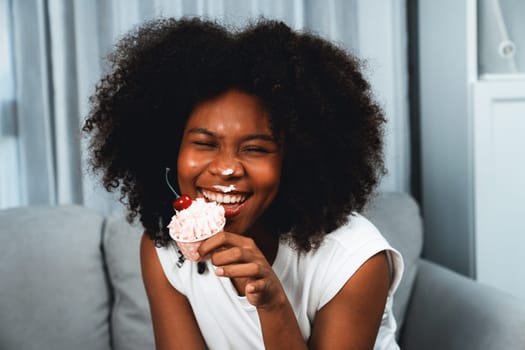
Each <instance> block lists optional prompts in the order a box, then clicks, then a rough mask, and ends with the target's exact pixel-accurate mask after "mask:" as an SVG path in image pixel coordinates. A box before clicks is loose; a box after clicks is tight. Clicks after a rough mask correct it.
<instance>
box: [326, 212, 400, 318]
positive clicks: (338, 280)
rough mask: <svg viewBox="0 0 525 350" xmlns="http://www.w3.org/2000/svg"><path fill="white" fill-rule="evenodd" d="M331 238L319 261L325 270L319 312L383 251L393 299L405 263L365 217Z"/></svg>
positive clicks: (352, 221)
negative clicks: (388, 267) (388, 270)
mask: <svg viewBox="0 0 525 350" xmlns="http://www.w3.org/2000/svg"><path fill="white" fill-rule="evenodd" d="M330 235H331V236H330ZM330 235H329V236H327V240H328V242H327V244H326V246H325V247H324V248H325V249H323V251H322V252H321V254H320V255H319V256H318V257H317V258H318V259H319V260H320V261H319V264H320V265H321V266H323V267H322V268H321V269H320V271H318V276H320V278H317V281H318V282H319V284H318V288H317V289H318V290H319V291H320V292H319V295H318V297H319V298H318V302H319V304H318V305H317V309H318V310H319V309H320V308H322V307H323V306H324V305H326V304H327V303H328V302H329V301H330V300H332V298H333V297H334V296H335V295H336V294H337V293H338V292H339V291H340V290H341V288H342V287H343V286H344V285H345V283H346V282H347V281H348V280H349V279H350V278H351V277H352V276H353V275H354V273H355V272H356V271H357V270H358V269H359V268H360V267H361V266H362V265H363V264H364V263H365V262H366V261H367V260H368V259H370V258H371V257H372V256H374V255H375V254H377V253H379V252H382V251H386V253H387V257H388V261H389V266H390V273H391V283H390V289H389V295H390V296H391V295H393V293H394V292H395V290H396V289H397V287H398V285H399V282H400V280H401V276H402V273H403V259H402V257H401V254H400V253H399V252H398V251H397V250H395V249H394V248H392V247H391V246H390V244H389V243H388V242H387V241H386V239H385V238H384V237H383V236H382V235H381V234H380V233H379V231H378V230H377V228H376V227H375V226H374V225H373V224H372V223H370V222H369V221H368V220H367V219H365V218H364V217H362V216H352V218H351V222H350V224H349V225H347V226H345V227H343V228H341V229H339V230H337V231H335V232H334V233H331V234H330Z"/></svg>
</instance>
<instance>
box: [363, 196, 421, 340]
mask: <svg viewBox="0 0 525 350" xmlns="http://www.w3.org/2000/svg"><path fill="white" fill-rule="evenodd" d="M363 215H364V216H365V217H367V218H368V219H369V220H370V221H372V223H374V225H376V226H377V228H378V229H379V230H380V231H381V233H382V234H383V236H385V238H386V239H387V240H388V241H389V242H390V244H391V245H392V247H394V248H395V249H397V250H398V251H399V252H400V253H401V255H403V261H404V264H405V271H404V274H403V278H402V280H401V283H400V285H399V288H398V290H397V292H396V294H395V296H394V314H395V317H396V320H397V323H398V331H400V330H401V328H402V326H403V320H404V319H405V312H406V308H407V305H408V300H409V298H410V293H411V291H412V286H413V284H414V279H415V277H416V273H417V266H418V264H417V263H418V260H419V257H420V256H421V250H422V246H423V224H422V220H421V214H420V211H419V206H418V205H417V203H416V202H415V201H414V199H413V198H412V197H410V196H409V195H408V194H406V193H401V192H385V193H380V194H378V195H377V196H376V197H374V198H373V199H372V201H371V202H370V204H369V205H368V207H367V208H366V210H365V211H364V213H363Z"/></svg>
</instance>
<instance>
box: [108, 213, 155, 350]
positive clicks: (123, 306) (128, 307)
mask: <svg viewBox="0 0 525 350" xmlns="http://www.w3.org/2000/svg"><path fill="white" fill-rule="evenodd" d="M143 231H144V229H143V228H142V227H141V226H140V225H138V224H136V225H130V224H128V223H127V222H126V221H125V219H124V214H123V212H121V211H116V212H114V213H113V214H112V215H110V216H109V217H108V219H107V222H106V226H105V229H104V251H105V256H106V264H107V268H108V274H109V278H110V280H111V285H112V287H113V294H114V304H113V310H112V315H111V329H112V337H113V347H114V349H115V350H121V349H122V350H124V349H126V350H134V349H137V350H139V349H140V350H146V349H154V348H155V343H154V340H153V329H152V325H151V316H150V312H149V305H148V300H147V297H146V292H145V290H144V285H143V283H142V275H141V272H140V257H139V245H140V237H141V236H142V232H143Z"/></svg>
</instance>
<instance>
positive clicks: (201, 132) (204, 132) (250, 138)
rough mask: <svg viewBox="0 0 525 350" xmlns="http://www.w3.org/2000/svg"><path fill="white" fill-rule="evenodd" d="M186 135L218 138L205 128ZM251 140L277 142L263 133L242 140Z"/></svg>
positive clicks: (190, 131)
mask: <svg viewBox="0 0 525 350" xmlns="http://www.w3.org/2000/svg"><path fill="white" fill-rule="evenodd" d="M188 134H204V135H208V136H211V137H217V138H220V137H219V136H217V134H215V133H214V132H212V131H210V130H208V129H205V128H192V129H190V130H188ZM251 140H263V141H270V142H277V140H276V139H275V137H273V136H272V135H270V134H263V133H258V134H250V135H247V136H246V137H244V138H243V141H251Z"/></svg>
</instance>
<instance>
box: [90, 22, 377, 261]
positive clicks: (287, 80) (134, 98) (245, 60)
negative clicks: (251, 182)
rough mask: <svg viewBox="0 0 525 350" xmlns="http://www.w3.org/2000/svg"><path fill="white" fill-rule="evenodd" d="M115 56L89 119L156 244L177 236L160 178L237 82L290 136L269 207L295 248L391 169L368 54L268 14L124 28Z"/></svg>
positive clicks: (115, 182) (342, 215) (107, 166)
mask: <svg viewBox="0 0 525 350" xmlns="http://www.w3.org/2000/svg"><path fill="white" fill-rule="evenodd" d="M109 61H110V63H111V71H110V73H109V74H107V75H106V76H105V77H104V78H103V79H101V81H100V82H99V83H98V84H97V86H96V91H95V93H94V95H93V96H92V97H91V98H90V103H91V109H90V112H89V115H88V117H87V119H86V121H85V124H84V126H83V131H84V132H85V133H86V134H87V136H88V137H90V143H89V149H90V154H91V158H90V161H91V166H92V169H93V170H94V171H101V172H102V173H103V179H102V181H103V184H104V186H105V188H106V189H107V190H108V191H113V190H116V189H120V193H121V201H123V202H124V203H125V204H127V207H128V209H129V215H128V219H129V220H130V221H131V220H133V218H135V217H137V216H139V217H140V221H141V222H142V224H143V226H144V227H145V229H146V232H148V234H149V235H150V237H151V238H152V239H154V240H155V242H156V244H157V245H158V246H161V245H165V244H167V242H169V241H170V238H169V235H168V232H167V229H166V224H167V223H168V222H169V220H170V218H171V216H172V215H173V208H172V201H173V199H174V198H173V194H172V193H171V192H170V191H169V189H168V188H167V186H166V183H165V182H164V180H163V177H164V172H165V168H166V167H170V168H172V169H175V168H176V163H177V162H176V161H177V159H176V155H177V154H178V147H179V145H178V142H179V141H180V139H181V137H182V132H183V130H184V126H185V123H186V120H187V118H188V116H189V115H190V113H191V111H192V109H193V108H194V106H195V105H196V104H197V103H199V102H202V101H205V100H207V99H210V98H213V97H216V96H218V95H219V94H221V93H224V92H225V91H227V90H230V89H234V88H235V89H239V90H241V91H244V92H247V93H250V94H253V95H256V96H257V97H258V98H259V100H260V102H261V105H262V106H263V108H265V109H266V111H267V112H268V114H269V116H270V125H271V128H272V132H273V133H274V135H275V136H282V140H283V142H284V149H285V158H284V161H283V169H282V174H281V184H280V188H279V192H278V194H277V196H276V198H275V199H274V202H273V203H272V205H271V206H270V207H269V209H268V210H267V212H266V213H265V214H264V215H265V222H266V223H268V225H270V229H271V231H272V233H274V234H275V235H277V236H279V237H288V238H290V240H291V242H292V243H294V246H295V247H296V249H298V250H300V251H309V250H310V249H312V248H315V247H316V246H318V245H319V243H320V242H321V241H322V239H323V237H324V236H325V235H326V234H327V233H329V232H331V231H333V230H334V229H336V228H338V227H339V226H341V225H342V224H344V223H345V222H347V220H348V216H349V214H350V213H351V212H353V211H360V210H361V209H362V208H363V207H364V205H365V204H366V203H367V200H368V198H369V196H370V195H371V193H372V192H373V190H374V188H375V186H376V185H377V183H378V181H379V179H380V177H381V176H382V175H383V174H384V173H385V169H384V163H383V153H382V148H383V127H384V123H385V119H384V116H383V113H382V110H381V108H380V107H379V106H378V105H377V104H376V103H375V102H374V100H373V98H372V93H371V89H370V86H369V84H368V82H367V81H366V80H365V79H364V77H363V75H362V73H361V66H362V65H361V62H359V61H358V60H357V59H356V58H355V57H353V56H352V55H350V54H349V53H347V52H346V51H345V50H343V49H341V48H339V47H338V46H336V45H334V44H332V43H330V42H328V41H327V40H325V39H322V38H321V37H319V36H317V35H315V34H313V33H308V32H299V31H292V30H291V29H290V28H289V27H288V26H287V25H286V24H284V23H282V22H279V21H272V20H267V19H259V20H257V21H256V22H253V23H252V24H250V25H248V26H247V27H245V28H244V29H242V30H228V29H227V28H225V27H224V26H221V25H220V24H218V23H216V22H213V21H209V20H203V19H199V18H183V19H178V20H177V19H173V18H160V19H156V20H153V21H150V22H147V23H145V24H143V25H142V26H141V27H139V28H138V29H136V30H135V31H133V32H131V33H129V34H127V35H126V36H125V37H123V38H122V39H121V40H120V41H119V42H118V43H117V45H116V48H115V50H114V51H113V52H112V54H111V55H110V56H109ZM174 140H175V142H174ZM173 178H176V177H175V176H174V177H173ZM283 213H286V214H285V215H283Z"/></svg>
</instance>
